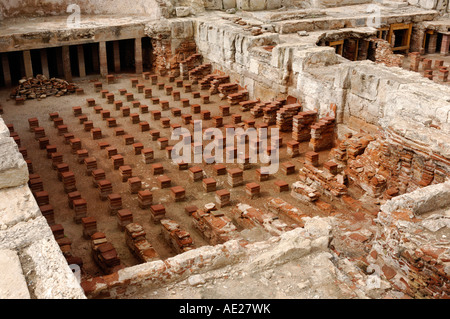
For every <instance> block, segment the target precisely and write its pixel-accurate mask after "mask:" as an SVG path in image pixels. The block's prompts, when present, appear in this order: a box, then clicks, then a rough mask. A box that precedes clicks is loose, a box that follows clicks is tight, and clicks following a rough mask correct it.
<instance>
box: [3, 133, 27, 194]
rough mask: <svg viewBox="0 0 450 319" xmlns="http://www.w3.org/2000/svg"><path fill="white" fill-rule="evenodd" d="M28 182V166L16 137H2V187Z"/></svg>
mask: <svg viewBox="0 0 450 319" xmlns="http://www.w3.org/2000/svg"><path fill="white" fill-rule="evenodd" d="M27 182H28V167H27V163H26V162H25V160H24V159H23V156H22V154H20V152H19V148H18V147H17V144H16V142H14V139H12V138H10V137H5V138H0V189H2V188H5V187H15V186H19V185H23V184H26V183H27Z"/></svg>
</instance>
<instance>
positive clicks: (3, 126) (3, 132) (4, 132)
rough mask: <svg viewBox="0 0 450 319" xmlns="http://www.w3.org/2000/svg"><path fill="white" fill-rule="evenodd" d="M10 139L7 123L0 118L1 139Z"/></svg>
mask: <svg viewBox="0 0 450 319" xmlns="http://www.w3.org/2000/svg"><path fill="white" fill-rule="evenodd" d="M2 137H9V129H8V127H7V126H6V124H5V121H3V119H2V118H1V117H0V138H2Z"/></svg>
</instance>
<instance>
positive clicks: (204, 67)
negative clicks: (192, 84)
mask: <svg viewBox="0 0 450 319" xmlns="http://www.w3.org/2000/svg"><path fill="white" fill-rule="evenodd" d="M211 71H212V65H211V64H210V63H206V64H201V65H199V66H197V67H195V68H193V69H192V70H190V71H189V72H188V73H189V80H191V81H198V80H201V79H202V78H203V77H204V76H206V75H208V74H211Z"/></svg>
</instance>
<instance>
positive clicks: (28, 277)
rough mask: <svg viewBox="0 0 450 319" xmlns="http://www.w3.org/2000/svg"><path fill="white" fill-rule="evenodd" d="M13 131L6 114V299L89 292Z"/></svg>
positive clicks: (1, 172) (0, 246) (2, 253)
mask: <svg viewBox="0 0 450 319" xmlns="http://www.w3.org/2000/svg"><path fill="white" fill-rule="evenodd" d="M9 134H10V133H9V130H8V128H7V126H6V125H5V123H4V122H3V119H2V118H1V117H0V181H1V183H0V199H1V200H0V265H5V266H1V269H2V271H1V272H0V299H6V298H20V299H24V298H39V299H44V298H58V299H59V298H85V295H84V293H83V290H82V289H81V287H80V284H79V283H78V282H77V279H76V278H75V276H74V275H73V273H72V271H71V270H70V268H69V266H68V264H67V261H66V259H65V258H64V256H63V254H62V252H61V249H60V248H59V245H58V244H57V243H56V240H55V239H54V237H53V233H52V232H51V230H50V227H49V226H48V223H47V220H46V219H45V218H44V216H42V214H41V211H40V210H39V207H38V205H37V203H36V200H35V199H34V196H33V194H32V193H31V190H30V188H29V187H28V185H27V182H28V167H27V164H26V163H25V161H24V159H23V157H22V155H21V154H20V153H19V149H18V147H17V144H16V143H15V142H14V140H13V138H12V137H10V135H9ZM6 199H8V200H6Z"/></svg>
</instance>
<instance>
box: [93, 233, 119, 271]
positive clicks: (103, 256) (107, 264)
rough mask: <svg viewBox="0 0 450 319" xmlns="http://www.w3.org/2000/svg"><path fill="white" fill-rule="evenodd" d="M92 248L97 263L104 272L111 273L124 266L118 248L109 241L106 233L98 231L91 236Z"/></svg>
mask: <svg viewBox="0 0 450 319" xmlns="http://www.w3.org/2000/svg"><path fill="white" fill-rule="evenodd" d="M91 248H92V257H93V259H94V261H95V263H96V264H97V265H98V266H99V267H100V268H101V269H102V270H103V272H104V273H106V274H111V273H113V272H116V271H118V270H120V269H122V268H124V267H123V265H122V264H121V262H120V258H119V256H118V254H117V251H116V249H115V248H114V246H113V245H112V244H111V243H110V242H108V240H107V239H106V235H105V234H104V233H102V232H97V233H94V234H93V235H92V236H91Z"/></svg>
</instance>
